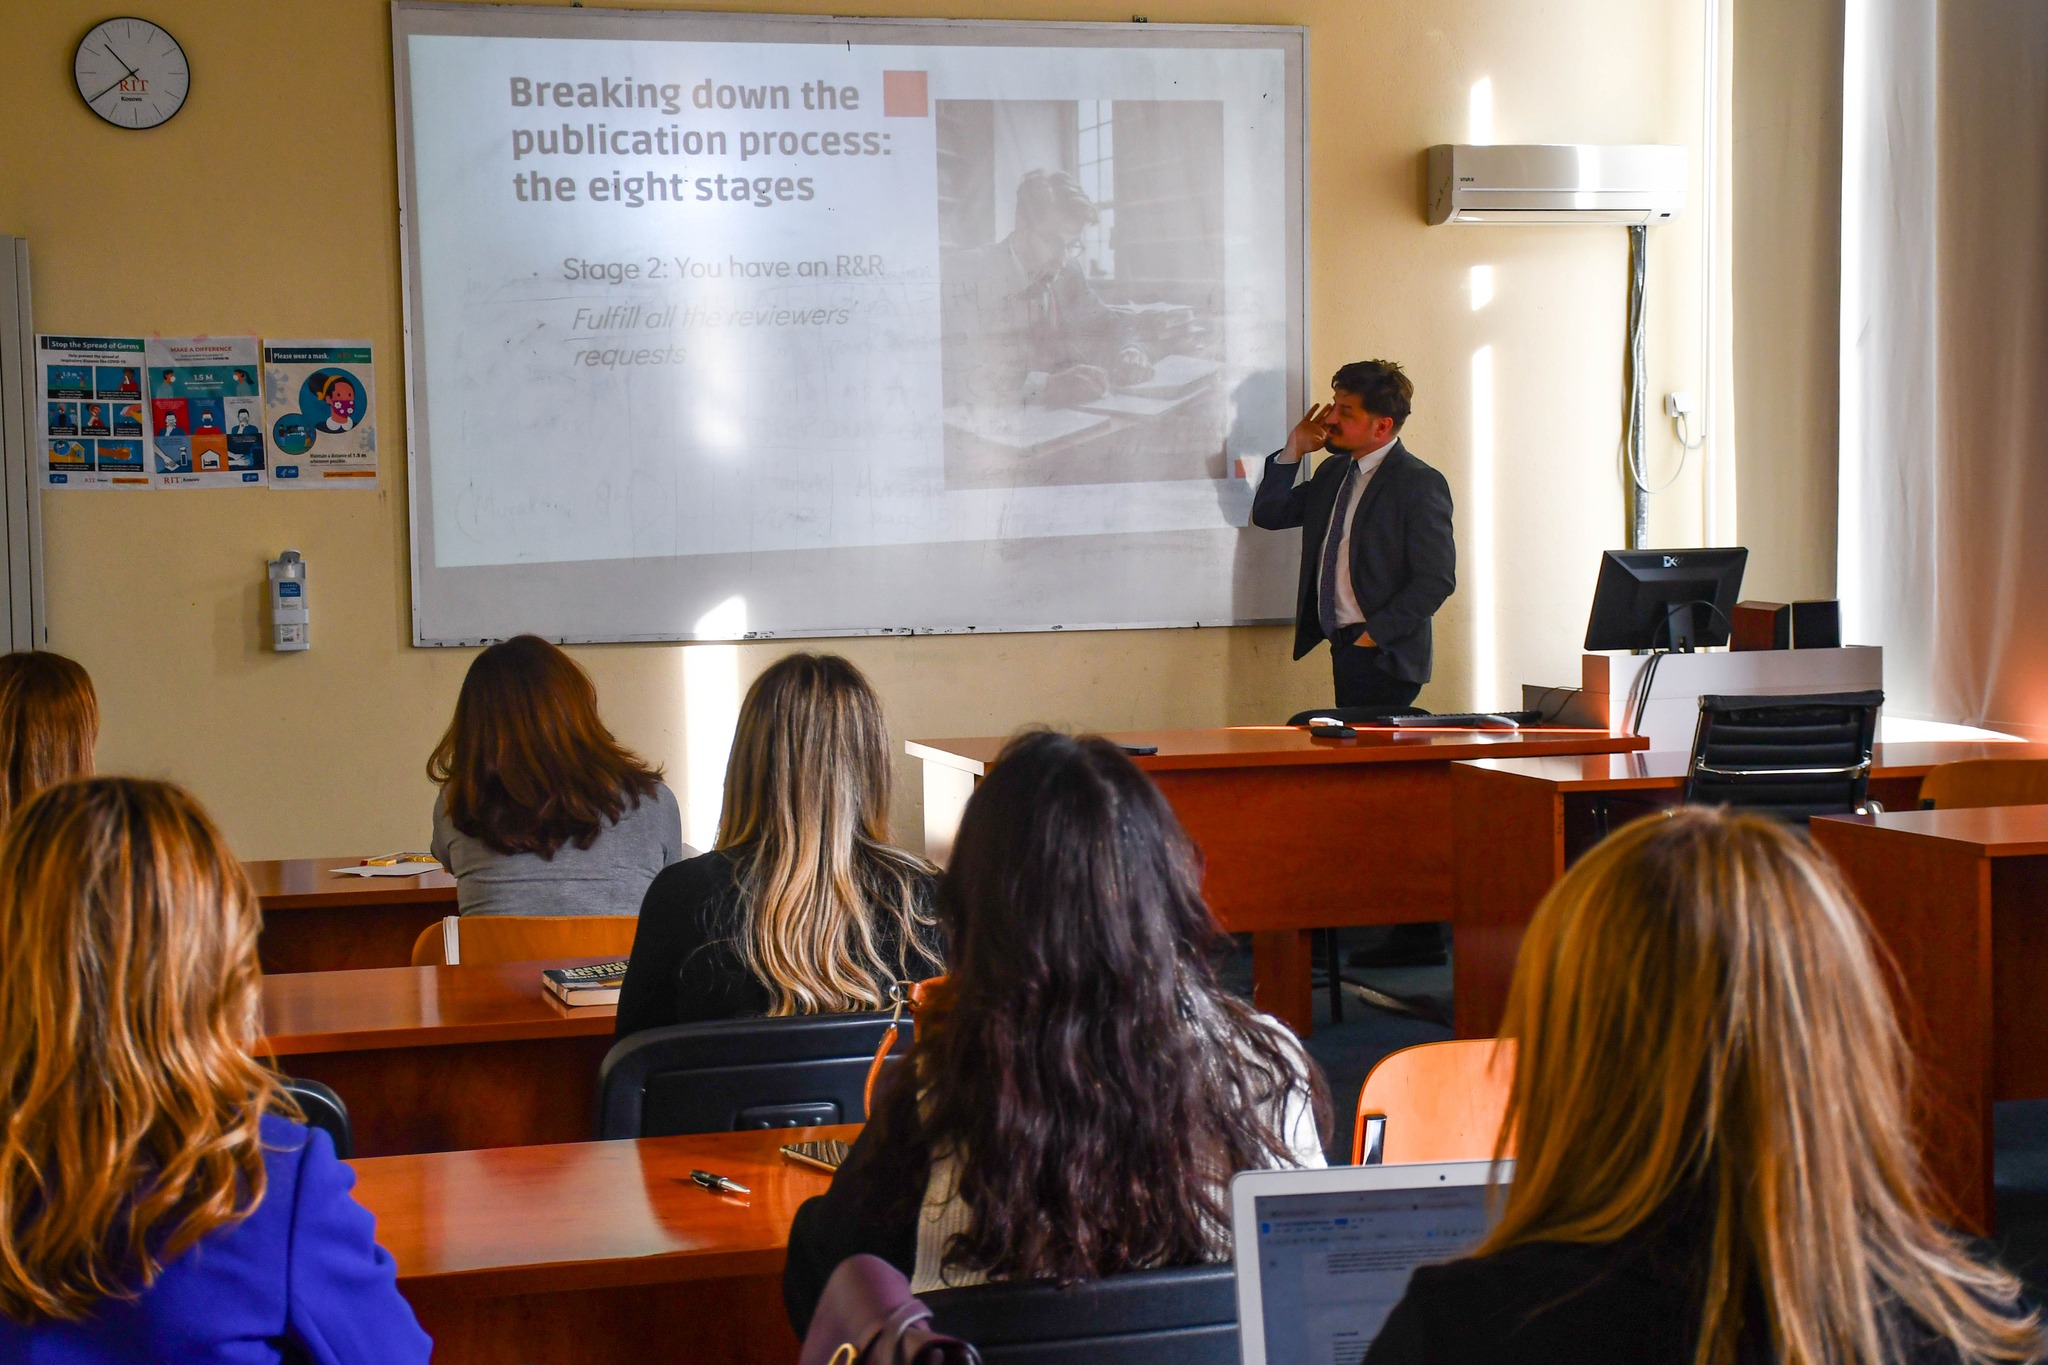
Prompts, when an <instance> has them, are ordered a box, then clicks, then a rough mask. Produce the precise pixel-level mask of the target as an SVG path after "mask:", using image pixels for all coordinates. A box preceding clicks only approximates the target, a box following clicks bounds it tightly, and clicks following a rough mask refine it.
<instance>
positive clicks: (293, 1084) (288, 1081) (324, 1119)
mask: <svg viewBox="0 0 2048 1365" xmlns="http://www.w3.org/2000/svg"><path fill="white" fill-rule="evenodd" d="M277 1079H278V1084H279V1086H280V1087H281V1088H282V1089H283V1090H284V1093H285V1094H287V1095H290V1096H291V1097H292V1099H294V1100H296V1101H297V1102H298V1106H299V1112H301V1113H303V1114H304V1115H305V1116H306V1126H307V1127H308V1128H318V1129H319V1130H320V1131H321V1132H323V1133H325V1134H327V1136H328V1137H329V1138H331V1139H332V1140H333V1142H334V1154H335V1155H336V1156H338V1157H340V1158H341V1159H342V1160H343V1161H347V1160H348V1159H349V1158H350V1157H352V1156H354V1155H355V1154H356V1135H355V1129H354V1128H352V1127H350V1126H349V1121H348V1106H347V1105H346V1104H344V1103H342V1100H341V1096H339V1095H337V1094H335V1093H334V1090H333V1089H332V1087H330V1086H327V1085H324V1084H322V1083H321V1082H319V1081H309V1080H306V1079H304V1078H302V1077H298V1076H279V1077H278V1078H277Z"/></svg>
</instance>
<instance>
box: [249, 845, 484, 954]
mask: <svg viewBox="0 0 2048 1365" xmlns="http://www.w3.org/2000/svg"><path fill="white" fill-rule="evenodd" d="M361 861H362V857H361V855H358V854H351V855H349V856H346V857H340V858H286V859H283V860H281V861H271V862H256V863H243V864H242V866H243V867H244V868H245V869H247V871H248V873H249V880H250V881H251V882H252V883H253V884H254V885H255V887H256V898H257V900H258V902H259V903H261V905H262V906H263V937H262V939H261V940H259V942H258V945H257V952H258V954H259V955H260V956H261V957H262V959H263V970H264V971H266V972H276V973H279V974H282V973H285V972H331V971H339V970H342V969H345V968H350V967H403V966H405V965H406V964H408V963H410V962H411V961H412V941H413V940H414V939H416V938H418V937H419V936H420V930H422V929H424V928H426V927H427V926H428V925H430V924H432V923H433V922H434V921H436V920H438V919H440V918H441V917H442V916H443V915H452V914H454V913H455V878H453V877H451V876H449V875H448V874H447V873H446V872H443V871H441V870H440V869H439V868H436V869H435V870H433V871H432V872H422V873H420V874H419V875H418V876H415V877H337V876H336V875H335V874H334V872H333V869H334V868H337V867H349V866H351V865H353V864H356V863H359V862H361Z"/></svg>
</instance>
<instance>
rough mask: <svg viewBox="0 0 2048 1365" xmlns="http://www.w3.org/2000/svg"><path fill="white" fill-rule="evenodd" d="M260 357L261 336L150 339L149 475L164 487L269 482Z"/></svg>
mask: <svg viewBox="0 0 2048 1365" xmlns="http://www.w3.org/2000/svg"><path fill="white" fill-rule="evenodd" d="M256 357H257V343H256V338H255V337H253V336H243V337H155V338H152V339H151V340H150V342H149V344H148V353H147V368H146V371H145V381H146V383H147V384H148V388H149V396H148V413H149V424H150V426H149V430H150V453H149V472H150V477H151V479H152V480H153V481H154V483H155V484H156V486H157V487H158V488H261V487H263V486H264V484H266V483H267V482H269V471H268V468H267V460H266V459H265V448H264V439H263V425H262V423H263V404H262V401H261V398H260V396H259V390H258V388H257V382H256V376H257V361H256Z"/></svg>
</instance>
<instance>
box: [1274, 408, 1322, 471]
mask: <svg viewBox="0 0 2048 1365" xmlns="http://www.w3.org/2000/svg"><path fill="white" fill-rule="evenodd" d="M1335 406H1336V405H1335V404H1332V403H1324V404H1321V405H1320V406H1317V407H1312V408H1310V409H1309V410H1308V413H1307V415H1306V416H1304V417H1303V418H1302V419H1301V420H1300V421H1299V422H1296V423H1295V424H1294V430H1293V431H1290V432H1288V433H1287V449H1286V450H1285V451H1283V452H1282V453H1281V455H1280V463H1282V464H1294V463H1295V462H1297V461H1298V460H1300V459H1301V458H1302V457H1303V456H1304V455H1306V454H1308V453H1309V452H1310V451H1312V450H1321V449H1322V448H1323V443H1324V442H1325V441H1327V440H1329V439H1330V428H1329V421H1330V413H1331V411H1332V409H1333V408H1334V407H1335Z"/></svg>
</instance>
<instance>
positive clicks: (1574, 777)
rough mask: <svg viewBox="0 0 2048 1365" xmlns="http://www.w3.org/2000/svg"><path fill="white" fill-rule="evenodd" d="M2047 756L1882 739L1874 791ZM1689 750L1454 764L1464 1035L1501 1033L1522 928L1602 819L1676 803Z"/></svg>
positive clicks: (1915, 794)
mask: <svg viewBox="0 0 2048 1365" xmlns="http://www.w3.org/2000/svg"><path fill="white" fill-rule="evenodd" d="M2037 757H2048V745H2040V744H1998V743H1980V742H1947V743H1918V744H1879V745H1878V746H1877V747H1876V750H1875V752H1874V753H1873V754H1872V763H1873V766H1872V770H1871V776H1870V795H1871V797H1872V798H1873V799H1874V800H1877V801H1880V802H1882V803H1883V804H1884V805H1885V806H1886V808H1887V809H1891V810H1911V809H1913V808H1915V807H1917V806H1918V805H1919V804H1920V779H1921V778H1922V777H1925V776H1926V775H1927V770H1928V769H1929V768H1932V767H1935V766H1937V765H1939V764H1942V763H1953V762H1955V761H1957V760H1959V759H1966V758H2037ZM1689 761H1690V755H1688V754H1681V753H1633V754H1589V755H1583V756H1579V757H1533V758H1508V759H1500V760H1495V759H1481V760H1476V761H1473V762H1462V763H1455V764H1453V765H1451V811H1452V825H1453V839H1454V842H1455V846H1456V848H1457V849H1458V852H1459V857H1458V860H1457V887H1456V912H1455V917H1454V920H1453V923H1454V926H1455V933H1456V951H1455V953H1454V955H1453V964H1454V966H1453V987H1452V989H1453V1002H1454V1004H1455V1007H1456V1011H1457V1030H1458V1036H1459V1037H1461V1038H1488V1037H1491V1036H1493V1034H1494V1033H1496V1032H1497V1031H1498V1030H1499V1028H1500V1019H1501V1012H1502V1010H1503V1008H1504V1007H1505V1006H1506V1004H1507V995H1508V981H1509V979H1510V978H1511V977H1512V976H1513V975H1514V970H1515V954H1516V952H1517V951H1518V950H1519V949H1520V948H1521V945H1522V930H1523V929H1524V928H1525V927H1527V925H1528V923H1529V917H1530V916H1531V915H1533V914H1534V913H1535V912H1536V905H1537V903H1538V902H1539V901H1541V900H1542V899H1543V896H1544V893H1546V892H1547V891H1549V890H1550V888H1551V887H1552V886H1553V885H1555V884H1556V882H1557V879H1558V878H1559V877H1561V876H1563V875H1564V870H1565V868H1567V867H1569V866H1570V865H1571V864H1572V862H1574V861H1575V860H1576V859H1577V858H1578V856H1579V854H1580V853H1582V852H1584V851H1585V850H1586V849H1588V848H1590V847H1591V846H1592V845H1593V844H1594V843H1596V842H1597V841H1598V840H1599V838H1600V830H1601V826H1602V824H1603V816H1604V823H1605V824H1606V825H1607V826H1608V827H1610V828H1615V829H1618V828H1620V827H1621V826H1622V825H1624V824H1626V823H1627V822H1628V821H1629V820H1632V819H1634V818H1636V817H1637V816H1639V815H1642V814H1646V813H1648V812H1649V811H1651V810H1655V809H1657V808H1659V807H1662V806H1670V805H1674V804H1676V803H1677V801H1678V800H1679V797H1680V795H1681V793H1682V792H1683V790H1684V788H1685V770H1686V767H1687V764H1688V762H1689Z"/></svg>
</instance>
